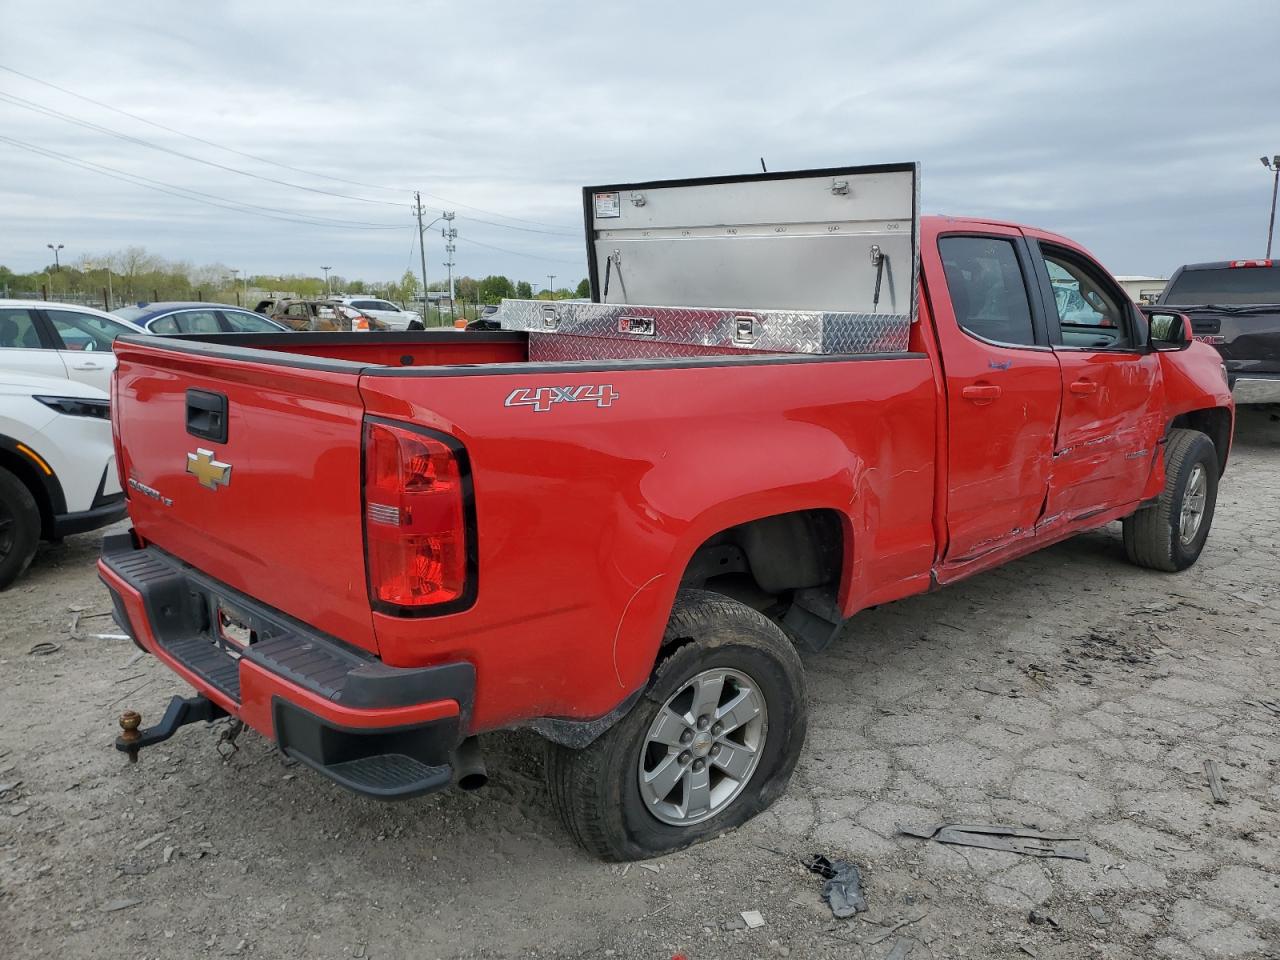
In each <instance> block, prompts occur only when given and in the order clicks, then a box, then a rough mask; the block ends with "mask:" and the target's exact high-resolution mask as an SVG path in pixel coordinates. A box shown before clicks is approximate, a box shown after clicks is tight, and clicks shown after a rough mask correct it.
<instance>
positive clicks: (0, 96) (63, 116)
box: [0, 93, 405, 209]
mask: <svg viewBox="0 0 1280 960" xmlns="http://www.w3.org/2000/svg"><path fill="white" fill-rule="evenodd" d="M0 100H6V101H8V102H9V103H12V104H13V105H14V106H17V107H22V108H23V109H24V110H31V111H33V112H35V113H43V114H44V115H46V116H49V117H54V118H55V119H58V120H62V121H65V122H66V123H73V124H75V125H76V126H78V127H84V128H86V129H88V130H94V131H97V132H98V133H104V134H106V135H107V136H109V137H115V138H116V139H118V140H124V141H127V142H128V143H135V144H137V145H139V146H142V147H148V148H150V149H152V150H159V151H160V152H161V153H168V154H171V155H173V156H175V157H180V158H182V159H183V160H190V161H192V162H193V163H202V164H204V165H205V166H206V167H214V168H216V169H218V170H225V171H227V172H228V173H236V174H239V175H240V176H242V177H250V178H252V179H254V180H262V181H264V182H266V183H274V184H276V185H277V186H280V187H289V188H291V189H293V190H305V191H307V192H308V193H318V194H321V195H323V196H326V197H337V198H338V199H340V200H358V201H360V202H361V203H377V204H382V205H383V206H388V207H398V208H401V209H403V208H404V206H405V205H404V204H403V203H397V202H395V201H393V200H373V199H371V198H369V197H357V196H355V195H354V194H350V193H335V192H334V191H332V190H322V189H320V188H319V187H308V186H305V185H304V184H301V183H290V182H289V181H288V180H277V179H276V178H275V177H267V176H263V175H262V174H260V173H253V172H252V171H250V170H241V169H239V168H238V167H232V166H228V165H227V164H225V163H218V161H216V160H206V159H205V158H204V157H197V156H193V155H192V154H189V153H183V152H182V151H181V150H174V149H172V148H171V147H166V146H163V145H162V144H159V143H152V142H151V141H150V140H143V139H142V138H141V137H135V136H132V135H130V134H127V133H121V132H120V131H119V130H112V129H111V128H110V127H104V126H102V125H101V124H97V123H93V122H92V121H89V120H81V119H80V118H78V117H73V116H71V115H70V114H67V113H63V112H62V111H60V110H54V109H52V108H50V107H44V106H41V105H40V104H38V103H35V102H33V101H31V100H25V99H23V98H22V97H15V96H13V95H12V94H7V93H0Z"/></svg>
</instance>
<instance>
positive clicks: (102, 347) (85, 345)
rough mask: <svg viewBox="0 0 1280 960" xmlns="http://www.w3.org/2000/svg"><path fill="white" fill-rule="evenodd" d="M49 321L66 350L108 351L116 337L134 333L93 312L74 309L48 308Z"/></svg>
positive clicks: (46, 312)
mask: <svg viewBox="0 0 1280 960" xmlns="http://www.w3.org/2000/svg"><path fill="white" fill-rule="evenodd" d="M45 314H46V315H47V316H48V317H49V322H50V323H52V324H53V328H54V329H55V330H57V331H58V336H59V337H61V338H62V343H63V347H64V349H66V350H91V351H94V352H96V353H108V352H110V350H111V343H112V341H114V340H115V338H116V337H118V336H121V335H122V334H126V333H134V332H135V331H133V330H131V329H129V328H128V327H126V326H123V325H121V324H118V323H114V322H113V321H111V320H107V319H104V318H103V317H95V316H94V315H93V314H91V313H77V312H75V311H72V310H46V311H45Z"/></svg>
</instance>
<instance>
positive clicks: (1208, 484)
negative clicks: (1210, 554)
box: [1124, 430, 1218, 573]
mask: <svg viewBox="0 0 1280 960" xmlns="http://www.w3.org/2000/svg"><path fill="white" fill-rule="evenodd" d="M1164 470H1165V481H1164V490H1163V491H1162V492H1161V493H1160V497H1159V499H1157V500H1156V502H1155V503H1154V504H1152V505H1151V506H1149V507H1145V508H1144V509H1142V510H1139V511H1138V512H1137V513H1135V514H1133V515H1132V516H1129V517H1125V519H1124V549H1125V553H1126V554H1128V557H1129V560H1130V561H1131V562H1133V563H1136V564H1137V565H1138V566H1140V567H1148V568H1149V569H1152V570H1164V571H1167V572H1171V573H1172V572H1174V571H1177V570H1185V569H1186V568H1187V567H1189V566H1191V565H1192V564H1193V563H1195V562H1196V560H1197V559H1199V557H1200V552H1201V551H1202V550H1203V549H1204V544H1205V540H1206V539H1208V536H1209V527H1210V526H1211V525H1212V523H1213V511H1214V507H1215V505H1216V504H1217V500H1218V451H1217V449H1216V448H1215V447H1214V445H1213V441H1212V440H1210V439H1209V438H1208V437H1207V436H1206V435H1205V434H1203V433H1200V432H1199V431H1198V430H1171V431H1169V438H1168V441H1167V442H1166V444H1165V451H1164Z"/></svg>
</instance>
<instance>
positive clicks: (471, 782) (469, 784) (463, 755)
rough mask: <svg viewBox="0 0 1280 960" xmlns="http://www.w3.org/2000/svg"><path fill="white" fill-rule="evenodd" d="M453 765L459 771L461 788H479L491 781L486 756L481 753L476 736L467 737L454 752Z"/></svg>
mask: <svg viewBox="0 0 1280 960" xmlns="http://www.w3.org/2000/svg"><path fill="white" fill-rule="evenodd" d="M453 766H454V769H455V770H456V771H457V772H458V788H459V789H460V790H479V789H480V788H481V787H483V786H484V785H485V784H486V783H488V782H489V771H488V770H486V769H485V766H484V756H483V755H482V754H481V753H480V741H479V740H478V739H476V738H475V737H467V739H465V740H463V741H462V742H461V743H460V744H458V749H457V750H455V751H454V752H453Z"/></svg>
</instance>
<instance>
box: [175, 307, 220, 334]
mask: <svg viewBox="0 0 1280 960" xmlns="http://www.w3.org/2000/svg"><path fill="white" fill-rule="evenodd" d="M175 317H176V319H177V321H178V329H179V330H181V331H182V332H183V333H221V332H222V327H221V326H220V325H219V323H218V315H217V314H216V313H214V312H213V311H212V310H184V311H182V313H179V314H175Z"/></svg>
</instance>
